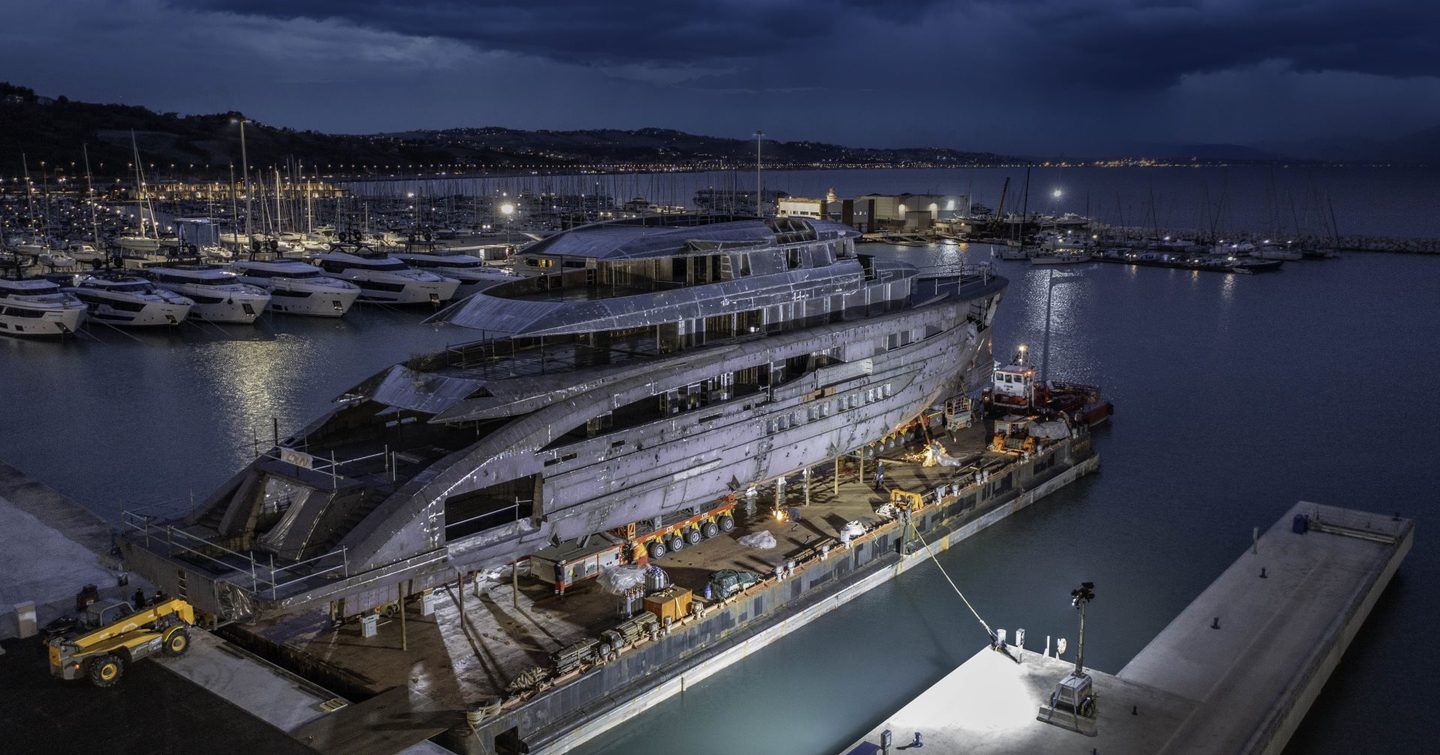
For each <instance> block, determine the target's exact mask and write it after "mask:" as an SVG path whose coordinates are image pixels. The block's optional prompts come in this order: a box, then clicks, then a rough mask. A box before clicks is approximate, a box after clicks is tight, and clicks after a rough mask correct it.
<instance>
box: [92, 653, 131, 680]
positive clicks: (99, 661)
mask: <svg viewBox="0 0 1440 755" xmlns="http://www.w3.org/2000/svg"><path fill="white" fill-rule="evenodd" d="M124 675H125V659H124V658H121V657H120V656H118V655H114V654H107V655H102V656H100V657H99V658H96V659H95V660H93V661H91V662H90V683H91V684H94V685H95V686H96V687H113V686H115V685H116V684H117V683H119V681H120V677H122V676H124Z"/></svg>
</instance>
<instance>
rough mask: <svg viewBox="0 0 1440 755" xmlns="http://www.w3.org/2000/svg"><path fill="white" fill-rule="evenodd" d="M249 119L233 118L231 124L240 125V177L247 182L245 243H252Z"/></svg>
mask: <svg viewBox="0 0 1440 755" xmlns="http://www.w3.org/2000/svg"><path fill="white" fill-rule="evenodd" d="M248 120H250V119H249V118H245V117H243V116H242V117H240V118H231V119H230V122H231V123H238V124H240V175H241V176H242V177H243V180H244V181H245V242H246V243H247V244H248V243H249V242H250V236H251V234H250V158H249V157H248V156H247V155H246V154H245V122H246V121H248Z"/></svg>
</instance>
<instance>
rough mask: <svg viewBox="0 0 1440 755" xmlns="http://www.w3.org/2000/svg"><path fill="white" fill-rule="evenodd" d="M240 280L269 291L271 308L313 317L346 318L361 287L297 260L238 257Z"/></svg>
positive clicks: (237, 265) (232, 265) (234, 266)
mask: <svg viewBox="0 0 1440 755" xmlns="http://www.w3.org/2000/svg"><path fill="white" fill-rule="evenodd" d="M230 267H231V269H232V270H234V271H235V272H237V273H239V274H240V281H241V282H242V283H248V284H250V285H252V286H259V287H260V288H263V289H265V290H266V291H269V292H270V311H272V312H282V313H284V314H290V315H308V316H310V317H343V316H344V315H345V313H346V312H349V311H350V307H351V306H353V305H354V304H355V300H356V299H357V298H359V297H360V287H359V286H357V285H355V284H354V283H349V282H346V281H343V280H339V279H337V278H331V277H329V276H327V275H325V274H324V273H322V272H321V271H320V268H318V267H315V266H314V265H310V264H307V263H304V262H299V261H297V260H282V259H275V260H237V261H235V262H234V263H233V264H231V266H230Z"/></svg>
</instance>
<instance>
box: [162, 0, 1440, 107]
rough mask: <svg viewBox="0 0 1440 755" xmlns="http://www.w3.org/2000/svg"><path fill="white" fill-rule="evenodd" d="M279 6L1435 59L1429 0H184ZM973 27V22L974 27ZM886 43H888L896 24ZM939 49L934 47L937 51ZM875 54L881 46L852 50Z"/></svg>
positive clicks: (636, 38)
mask: <svg viewBox="0 0 1440 755" xmlns="http://www.w3.org/2000/svg"><path fill="white" fill-rule="evenodd" d="M185 5H188V6H191V7H197V8H207V9H213V10H224V11H229V12H232V13H239V14H247V15H257V16H265V17H271V18H278V19H295V18H308V19H316V20H324V19H340V20H344V21H347V22H349V23H352V24H355V25H358V26H362V27H368V28H375V29H381V30H385V31H390V32H396V33H400V34H406V35H411V36H426V37H440V38H446V39H452V40H456V41H461V42H465V43H467V44H471V45H474V46H475V47H477V48H479V49H484V50H503V51H509V52H518V53H524V54H528V55H535V56H540V57H544V58H548V59H551V60H556V61H561V62H566V63H577V64H582V65H600V66H604V65H616V64H644V65H659V66H683V65H691V64H696V65H707V64H708V65H715V64H720V65H724V64H726V63H727V62H730V63H735V64H737V65H740V64H744V62H745V61H747V60H748V61H754V60H764V59H767V58H774V59H785V58H786V57H787V54H788V53H792V52H794V51H795V50H796V49H797V48H799V49H804V48H820V47H821V46H822V45H835V44H843V43H844V42H845V41H846V40H845V38H846V37H850V38H852V39H854V38H863V37H864V36H865V35H867V34H869V33H871V29H872V28H873V27H875V26H877V25H886V26H889V27H892V30H893V28H895V27H898V28H900V29H905V28H907V27H908V28H911V29H914V28H915V27H922V26H925V25H927V24H936V23H939V24H947V25H949V24H953V26H954V28H955V29H956V35H957V37H956V39H957V43H959V42H961V41H963V40H966V39H968V38H969V37H967V32H970V31H974V30H970V29H968V27H970V26H971V24H972V23H974V22H975V21H976V20H977V19H978V20H980V21H981V22H983V23H985V24H986V25H987V26H989V27H992V28H994V29H996V30H997V31H998V32H1013V33H1012V37H1013V39H1014V40H1015V44H1017V45H1023V48H1021V49H1019V50H1018V51H1017V52H1019V53H1020V54H1021V55H1022V57H1023V61H1021V62H1020V63H1018V64H1017V65H1016V68H1017V69H1028V73H1029V74H1030V75H1034V76H1038V77H1044V78H1048V79H1049V80H1051V81H1054V82H1057V83H1064V84H1083V85H1086V86H1087V87H1090V88H1093V89H1099V90H1114V91H1133V90H1145V89H1157V88H1164V87H1167V86H1170V85H1172V84H1174V83H1175V82H1176V81H1178V80H1179V79H1180V78H1181V77H1183V76H1185V75H1187V74H1193V73H1211V72H1216V71H1224V70H1227V69H1231V68H1235V67H1240V66H1247V65H1254V64H1258V63H1261V62H1264V61H1269V60H1285V61H1289V62H1290V64H1291V66H1292V67H1293V68H1294V69H1295V70H1298V71H1325V70H1336V71H1353V72H1359V73H1370V74H1377V75H1382V76H1391V77H1408V76H1425V75H1435V74H1437V73H1440V55H1436V54H1434V49H1435V48H1434V42H1433V41H1432V40H1433V35H1434V33H1435V31H1436V30H1437V29H1440V3H1436V2H1415V1H1414V0H1410V1H1408V2H1400V1H1398V0H1304V1H1296V0H1201V1H1195V2H1184V1H1182V0H1168V1H1165V0H1162V1H1161V2H1150V1H1147V0H1003V1H1002V0H957V1H953V2H944V1H943V0H935V1H933V2H932V1H931V0H916V1H911V2H905V1H904V0H845V1H842V2H836V3H828V4H827V3H817V2H813V0H812V1H810V2H803V1H799V0H709V1H708V2H690V1H685V2H668V3H667V2H655V1H654V0H613V1H608V0H550V1H545V0H498V1H496V2H480V3H474V2H460V1H458V0H374V1H370V2H357V1H356V0H191V1H190V2H187V3H185ZM979 31H980V33H981V34H983V33H984V30H983V29H982V30H979ZM898 36H899V37H900V38H899V39H897V44H900V45H903V44H904V40H903V34H902V35H898ZM951 52H953V51H952V50H950V49H944V48H941V49H935V50H933V52H932V54H933V58H932V59H933V60H934V61H935V62H936V64H937V65H938V64H939V63H940V61H942V60H944V58H945V56H946V55H947V54H949V53H951ZM867 62H868V63H869V64H870V65H875V66H879V67H884V65H885V61H884V60H871V61H867Z"/></svg>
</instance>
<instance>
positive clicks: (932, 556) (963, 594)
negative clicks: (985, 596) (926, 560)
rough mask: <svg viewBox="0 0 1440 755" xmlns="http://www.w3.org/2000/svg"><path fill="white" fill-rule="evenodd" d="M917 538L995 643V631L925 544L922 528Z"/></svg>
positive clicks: (986, 634)
mask: <svg viewBox="0 0 1440 755" xmlns="http://www.w3.org/2000/svg"><path fill="white" fill-rule="evenodd" d="M915 537H918V538H920V544H921V545H923V546H925V552H926V553H929V554H930V560H931V561H934V562H935V567H936V568H938V569H939V570H940V574H941V575H943V576H944V577H945V581H946V582H949V583H950V588H951V589H952V590H954V591H955V594H956V595H959V596H960V600H961V601H962V602H964V603H965V607H966V608H968V609H970V614H971V615H972V616H974V617H975V620H976V621H978V622H980V626H982V627H984V628H985V636H986V637H989V638H990V641H991V642H994V641H995V630H993V629H991V628H990V625H989V624H986V623H985V620H984V619H982V618H980V613H979V612H978V611H976V610H975V606H972V605H970V600H969V599H968V598H966V597H965V593H963V592H960V588H959V587H958V586H956V584H955V580H953V579H951V578H950V572H947V571H945V567H944V566H941V564H940V559H939V557H937V556H936V555H935V551H933V550H931V549H930V544H929V543H927V542H925V536H924V535H921V534H920V528H918V527H916V528H915Z"/></svg>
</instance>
